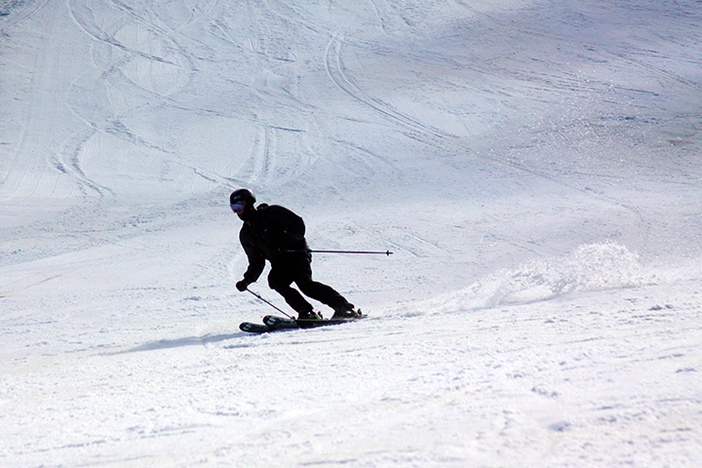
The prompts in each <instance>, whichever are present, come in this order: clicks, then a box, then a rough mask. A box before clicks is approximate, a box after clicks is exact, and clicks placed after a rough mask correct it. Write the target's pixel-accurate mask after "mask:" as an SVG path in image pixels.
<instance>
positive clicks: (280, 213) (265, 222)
mask: <svg viewBox="0 0 702 468" xmlns="http://www.w3.org/2000/svg"><path fill="white" fill-rule="evenodd" d="M239 240H240V241H241V245H242V246H243V247H244V252H246V256H247V257H248V259H249V267H248V269H247V270H246V272H245V273H244V279H245V280H246V281H247V282H248V283H253V282H254V281H256V280H257V279H258V277H259V276H261V273H262V272H263V268H264V267H265V266H266V260H268V261H270V262H271V264H272V265H274V266H275V265H276V264H277V263H279V262H283V261H285V259H286V258H290V256H291V254H292V255H293V256H295V257H298V256H299V255H300V254H303V255H306V256H307V257H308V258H309V257H310V255H311V254H310V251H309V250H310V248H309V246H308V245H307V241H306V240H305V223H304V221H303V220H302V218H301V217H299V216H298V215H296V214H295V213H293V212H292V211H290V210H289V209H287V208H284V207H282V206H278V205H272V206H268V205H266V204H261V205H259V206H258V207H257V208H256V209H254V210H251V211H250V212H248V213H246V219H245V221H244V225H243V226H242V228H241V232H239ZM295 254H297V255H295Z"/></svg>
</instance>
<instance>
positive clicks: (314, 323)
mask: <svg viewBox="0 0 702 468" xmlns="http://www.w3.org/2000/svg"><path fill="white" fill-rule="evenodd" d="M365 317H366V316H365V315H362V316H360V317H354V318H348V319H316V320H300V319H291V318H284V317H278V316H275V315H266V316H265V317H263V324H260V323H252V322H243V323H242V324H241V325H239V329H240V330H241V331H243V332H247V333H269V332H274V331H280V330H296V329H300V328H303V329H306V328H317V327H326V326H329V325H339V324H342V323H347V322H353V321H354V320H359V319H362V318H365Z"/></svg>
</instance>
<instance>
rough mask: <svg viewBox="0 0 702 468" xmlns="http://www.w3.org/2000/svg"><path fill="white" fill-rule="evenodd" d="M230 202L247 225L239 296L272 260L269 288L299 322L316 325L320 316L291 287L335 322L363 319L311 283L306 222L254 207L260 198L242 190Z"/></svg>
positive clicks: (281, 209) (243, 235)
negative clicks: (330, 313) (331, 312)
mask: <svg viewBox="0 0 702 468" xmlns="http://www.w3.org/2000/svg"><path fill="white" fill-rule="evenodd" d="M229 203H230V205H231V208H232V211H234V212H235V213H236V214H237V215H238V216H239V218H240V219H241V220H242V221H244V225H243V226H242V228H241V232H240V233H239V240H240V241H241V245H242V247H244V252H246V256H247V257H248V260H249V266H248V268H247V270H246V272H245V273H244V279H242V280H241V281H239V282H237V283H236V288H237V289H238V290H239V291H246V290H247V288H248V286H249V284H251V283H253V282H255V281H256V280H257V279H258V277H259V276H261V273H262V272H263V268H264V267H265V265H266V260H268V261H269V262H271V271H270V273H269V274H268V285H269V286H270V288H271V289H273V290H275V291H276V292H278V293H279V294H280V295H281V296H283V297H284V298H285V301H286V302H287V303H288V304H289V305H290V307H292V308H293V309H294V310H295V311H296V312H297V313H298V314H299V317H298V319H303V320H318V319H321V318H322V316H321V314H319V313H317V312H315V311H314V310H313V308H312V304H310V303H309V302H307V300H305V298H304V297H303V296H302V294H300V292H299V291H297V290H296V289H294V288H292V287H291V286H290V285H291V284H292V283H293V282H294V283H295V284H297V287H298V288H299V289H300V291H302V293H304V294H305V295H306V296H309V297H311V298H312V299H315V300H317V301H319V302H321V303H323V304H326V305H328V306H329V307H331V308H332V309H334V315H333V316H332V319H345V318H354V317H360V316H361V312H360V311H357V310H356V309H355V307H354V306H353V304H350V303H349V302H348V301H347V300H346V299H344V297H343V296H342V295H341V294H339V293H338V292H337V291H335V290H334V289H332V288H331V287H330V286H327V285H325V284H322V283H319V282H316V281H313V280H312V266H311V263H312V253H311V252H310V248H309V246H308V245H307V241H306V240H305V223H304V222H303V220H302V218H300V217H299V216H298V215H296V214H295V213H293V212H292V211H290V210H288V209H287V208H284V207H282V206H277V205H272V206H268V205H266V204H265V203H261V204H260V205H259V206H258V207H256V208H255V207H254V203H256V198H255V197H254V195H253V193H252V192H251V191H250V190H248V189H244V188H242V189H239V190H235V191H234V192H232V194H231V195H230V196H229Z"/></svg>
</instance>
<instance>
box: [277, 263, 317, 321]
mask: <svg viewBox="0 0 702 468" xmlns="http://www.w3.org/2000/svg"><path fill="white" fill-rule="evenodd" d="M292 281H293V278H292V276H291V275H290V274H289V272H287V271H286V269H285V268H281V267H276V266H273V267H272V268H271V272H270V273H269V274H268V286H270V288H271V289H273V290H274V291H275V292H277V293H278V294H280V295H281V296H283V298H284V299H285V302H287V303H288V305H289V306H290V307H292V308H293V310H295V311H296V312H297V313H298V314H301V315H304V314H309V313H310V312H312V304H310V303H309V302H307V301H306V300H305V298H304V297H302V294H300V293H299V292H298V291H297V290H296V289H295V288H292V287H290V283H292Z"/></svg>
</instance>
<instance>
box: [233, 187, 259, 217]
mask: <svg viewBox="0 0 702 468" xmlns="http://www.w3.org/2000/svg"><path fill="white" fill-rule="evenodd" d="M254 203H256V197H254V194H253V192H251V190H249V189H245V188H241V189H239V190H234V191H233V192H232V194H231V195H229V205H231V207H232V211H233V212H234V213H236V214H237V215H239V217H240V218H241V219H244V218H245V217H246V215H247V214H248V213H250V212H251V211H252V210H253V209H254Z"/></svg>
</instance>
